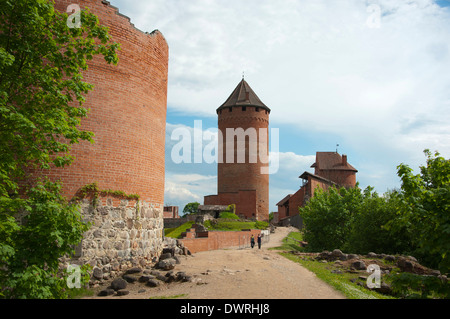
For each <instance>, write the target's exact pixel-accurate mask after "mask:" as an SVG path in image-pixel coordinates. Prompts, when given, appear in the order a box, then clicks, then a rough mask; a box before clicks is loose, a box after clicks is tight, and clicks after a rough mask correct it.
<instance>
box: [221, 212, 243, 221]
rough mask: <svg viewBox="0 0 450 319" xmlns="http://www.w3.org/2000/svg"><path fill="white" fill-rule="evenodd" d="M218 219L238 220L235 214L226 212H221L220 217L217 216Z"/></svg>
mask: <svg viewBox="0 0 450 319" xmlns="http://www.w3.org/2000/svg"><path fill="white" fill-rule="evenodd" d="M219 218H224V219H239V217H238V216H237V215H236V214H235V213H232V212H228V211H225V212H221V213H220V215H219Z"/></svg>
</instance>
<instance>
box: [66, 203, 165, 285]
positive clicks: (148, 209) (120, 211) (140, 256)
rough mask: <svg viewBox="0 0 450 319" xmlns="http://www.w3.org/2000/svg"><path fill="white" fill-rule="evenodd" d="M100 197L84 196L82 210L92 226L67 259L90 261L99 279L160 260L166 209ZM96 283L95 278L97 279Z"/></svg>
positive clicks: (95, 275)
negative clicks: (96, 198) (95, 199)
mask: <svg viewBox="0 0 450 319" xmlns="http://www.w3.org/2000/svg"><path fill="white" fill-rule="evenodd" d="M115 202H117V200H114V201H113V199H111V198H103V199H102V198H100V199H99V201H98V204H96V206H95V207H94V205H93V203H92V201H90V200H88V199H84V200H82V203H81V213H82V216H83V218H84V220H85V221H86V222H90V223H91V228H90V229H89V230H88V231H87V232H86V233H85V234H84V238H83V241H82V243H81V244H80V246H79V247H77V249H76V255H75V256H73V257H72V258H66V259H65V260H63V262H64V263H66V264H68V263H70V264H78V265H82V264H89V265H91V266H92V267H93V273H92V277H93V279H94V281H95V280H98V281H101V280H107V279H109V278H111V277H114V276H115V275H116V274H117V272H119V271H123V270H125V269H128V268H131V267H136V266H140V267H145V266H147V265H150V264H152V263H154V262H155V261H157V259H158V257H159V255H160V254H161V252H162V250H163V239H162V238H163V236H162V234H163V228H164V223H163V218H162V216H163V212H162V209H161V208H157V207H154V206H153V205H150V204H148V203H146V202H140V201H136V200H120V201H119V203H118V205H117V204H116V205H114V204H115ZM93 283H94V282H93Z"/></svg>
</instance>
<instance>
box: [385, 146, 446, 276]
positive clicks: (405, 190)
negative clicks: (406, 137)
mask: <svg viewBox="0 0 450 319" xmlns="http://www.w3.org/2000/svg"><path fill="white" fill-rule="evenodd" d="M424 153H425V155H426V156H427V162H426V165H425V166H420V174H418V175H414V174H413V170H412V169H411V168H410V167H409V166H408V165H406V164H400V165H399V166H398V167H397V169H398V176H399V177H400V178H401V181H402V186H401V189H402V196H403V201H404V203H405V205H404V207H403V210H402V211H401V213H400V215H399V218H398V219H397V220H396V221H395V223H392V227H393V228H396V227H397V228H398V227H400V226H405V225H406V226H407V227H408V230H409V232H410V233H411V234H412V236H413V237H412V239H413V241H414V243H415V244H416V245H417V246H418V248H419V250H418V252H419V253H420V254H422V256H423V257H424V258H425V261H427V262H428V263H430V266H439V268H440V270H441V271H442V272H448V271H449V270H450V253H449V252H450V160H448V159H445V158H443V157H441V156H440V154H439V153H438V152H435V154H434V155H433V154H432V153H431V152H430V151H429V150H428V149H427V150H425V151H424Z"/></svg>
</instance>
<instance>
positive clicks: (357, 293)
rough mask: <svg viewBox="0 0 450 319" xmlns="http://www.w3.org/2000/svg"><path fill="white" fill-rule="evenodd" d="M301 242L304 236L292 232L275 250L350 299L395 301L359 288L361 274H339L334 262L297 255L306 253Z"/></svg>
mask: <svg viewBox="0 0 450 319" xmlns="http://www.w3.org/2000/svg"><path fill="white" fill-rule="evenodd" d="M301 240H302V234H301V233H300V232H291V233H289V235H288V236H287V237H286V238H284V239H283V245H282V246H280V247H276V248H273V249H275V250H280V252H279V254H280V255H281V256H283V257H285V258H287V259H289V260H292V261H294V262H296V263H299V264H301V265H302V266H303V267H305V268H306V269H308V270H310V271H312V272H313V273H314V274H315V275H316V276H317V277H318V278H320V279H321V280H323V281H324V282H326V283H327V284H329V285H330V286H332V287H333V288H335V289H336V290H338V291H340V292H341V293H342V294H344V295H345V296H346V297H347V298H348V299H393V297H390V296H385V295H382V294H379V293H377V292H375V291H370V290H368V289H366V288H364V287H361V286H359V285H358V284H357V283H358V282H361V281H362V280H361V279H360V278H359V276H360V274H354V273H346V272H343V273H337V271H336V270H337V269H338V268H337V267H336V266H335V265H334V263H333V262H325V263H324V262H319V261H316V260H314V259H313V258H311V257H308V256H303V255H296V254H295V252H302V251H304V248H303V247H301V246H300V245H299V243H298V241H301ZM352 281H354V282H352Z"/></svg>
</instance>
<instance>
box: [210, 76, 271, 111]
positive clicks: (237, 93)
mask: <svg viewBox="0 0 450 319" xmlns="http://www.w3.org/2000/svg"><path fill="white" fill-rule="evenodd" d="M234 106H255V107H260V108H263V109H265V110H267V111H269V112H270V109H269V108H268V107H267V106H266V105H265V104H264V103H263V102H261V100H260V99H259V97H258V96H257V95H256V93H255V92H254V91H253V90H252V88H251V87H250V85H248V83H247V82H246V81H245V80H244V79H242V81H241V82H240V83H239V84H238V86H237V87H236V88H235V89H234V91H233V93H231V95H230V97H229V98H228V99H227V100H226V101H225V103H223V104H222V105H221V106H220V107H219V108H218V109H217V112H219V111H220V110H221V109H224V108H227V107H234Z"/></svg>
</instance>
